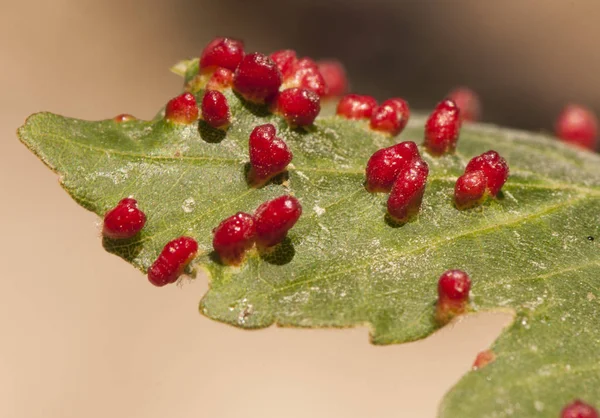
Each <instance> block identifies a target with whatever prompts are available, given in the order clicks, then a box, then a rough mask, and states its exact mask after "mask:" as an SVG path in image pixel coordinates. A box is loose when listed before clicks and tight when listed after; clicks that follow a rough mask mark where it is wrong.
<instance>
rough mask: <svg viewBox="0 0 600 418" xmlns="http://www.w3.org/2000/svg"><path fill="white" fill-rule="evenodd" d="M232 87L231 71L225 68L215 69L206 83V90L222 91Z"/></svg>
mask: <svg viewBox="0 0 600 418" xmlns="http://www.w3.org/2000/svg"><path fill="white" fill-rule="evenodd" d="M231 86H233V71H231V70H228V69H227V68H221V67H219V68H217V69H216V70H215V71H214V72H213V73H212V75H211V76H210V78H209V79H208V81H207V83H206V90H219V91H221V90H224V89H226V88H228V87H231Z"/></svg>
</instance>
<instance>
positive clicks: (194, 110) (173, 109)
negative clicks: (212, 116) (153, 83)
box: [165, 93, 198, 125]
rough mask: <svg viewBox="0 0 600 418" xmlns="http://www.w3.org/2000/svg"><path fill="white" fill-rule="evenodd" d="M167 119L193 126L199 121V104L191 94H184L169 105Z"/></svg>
mask: <svg viewBox="0 0 600 418" xmlns="http://www.w3.org/2000/svg"><path fill="white" fill-rule="evenodd" d="M165 119H166V120H168V121H171V122H175V123H180V124H186V125H188V124H191V123H193V122H194V121H196V119H198V103H196V98H195V97H194V95H193V94H191V93H183V94H181V95H179V96H177V97H175V98H173V99H171V100H169V102H168V103H167V107H166V108H165Z"/></svg>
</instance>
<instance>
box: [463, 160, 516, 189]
mask: <svg viewBox="0 0 600 418" xmlns="http://www.w3.org/2000/svg"><path fill="white" fill-rule="evenodd" d="M472 171H483V174H484V175H485V178H486V181H487V187H486V188H487V191H488V192H489V193H490V194H491V195H492V196H496V195H497V194H498V192H499V191H500V189H501V188H502V186H504V183H506V180H507V179H508V175H509V170H508V163H507V162H506V160H505V159H504V158H502V157H501V156H500V155H499V154H498V153H497V152H496V151H488V152H484V153H483V154H481V155H479V156H477V157H474V158H472V159H471V161H469V163H468V164H467V167H466V168H465V173H470V172H472Z"/></svg>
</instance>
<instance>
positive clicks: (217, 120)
mask: <svg viewBox="0 0 600 418" xmlns="http://www.w3.org/2000/svg"><path fill="white" fill-rule="evenodd" d="M230 116H231V115H230V113H229V105H228V104H227V99H226V98H225V96H224V95H223V93H221V92H220V91H216V90H209V91H207V92H206V94H204V97H203V98H202V119H204V121H205V122H206V123H208V124H209V125H210V126H212V127H213V128H220V129H223V128H226V127H227V125H229V118H230Z"/></svg>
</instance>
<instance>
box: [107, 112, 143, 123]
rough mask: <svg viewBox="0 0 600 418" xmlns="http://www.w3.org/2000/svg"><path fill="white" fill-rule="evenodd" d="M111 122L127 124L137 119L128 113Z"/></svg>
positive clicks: (116, 117)
mask: <svg viewBox="0 0 600 418" xmlns="http://www.w3.org/2000/svg"><path fill="white" fill-rule="evenodd" d="M113 120H114V121H115V122H117V123H121V122H129V121H131V120H137V118H136V117H135V116H133V115H130V114H129V113H121V114H120V115H117V116H115V117H114V118H113Z"/></svg>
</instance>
